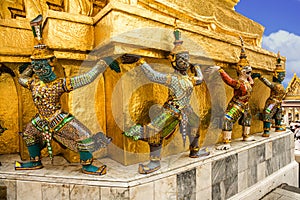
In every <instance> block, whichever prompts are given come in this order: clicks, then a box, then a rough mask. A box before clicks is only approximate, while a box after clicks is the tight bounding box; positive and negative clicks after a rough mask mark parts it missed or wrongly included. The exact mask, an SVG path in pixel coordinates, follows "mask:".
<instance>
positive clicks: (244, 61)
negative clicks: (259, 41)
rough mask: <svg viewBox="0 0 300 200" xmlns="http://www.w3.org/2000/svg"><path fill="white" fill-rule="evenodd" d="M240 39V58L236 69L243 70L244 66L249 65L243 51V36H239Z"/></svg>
mask: <svg viewBox="0 0 300 200" xmlns="http://www.w3.org/2000/svg"><path fill="white" fill-rule="evenodd" d="M240 40H241V45H242V46H241V54H240V60H239V62H238V63H237V71H238V72H241V71H242V70H243V68H244V67H246V66H250V64H249V62H248V60H247V55H246V52H245V48H244V41H243V38H242V37H241V36H240Z"/></svg>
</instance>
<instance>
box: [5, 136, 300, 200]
mask: <svg viewBox="0 0 300 200" xmlns="http://www.w3.org/2000/svg"><path fill="white" fill-rule="evenodd" d="M255 140H256V141H250V142H243V141H241V139H238V140H234V141H233V142H232V148H231V149H229V150H226V151H219V150H215V148H214V147H211V154H210V155H209V156H207V157H204V158H195V159H193V158H189V157H188V154H189V152H183V153H181V154H178V155H173V156H168V157H163V158H162V161H161V164H162V167H161V169H160V170H158V171H156V172H154V173H151V174H148V175H141V174H138V172H137V168H138V165H131V166H123V165H121V164H120V163H117V162H116V161H114V160H111V159H109V158H104V159H101V160H100V161H101V162H103V163H105V164H106V165H107V166H108V170H107V175H104V176H93V175H86V174H82V173H81V172H80V169H81V166H80V164H70V163H68V162H66V161H65V160H64V159H63V158H62V157H60V156H56V157H54V164H53V165H51V164H50V160H49V158H43V159H42V162H43V164H44V168H43V169H40V170H27V171H15V170H14V161H15V160H19V159H20V158H19V156H18V155H16V154H15V155H0V161H1V162H2V166H1V167H0V183H3V184H4V185H5V186H6V187H7V199H9V200H10V199H13V200H15V199H17V200H30V199H41V200H46V199H55V200H56V199H62V200H71V199H85V198H87V197H88V199H101V200H124V199H126V200H145V199H147V200H157V199H162V200H177V199H188V200H215V199H249V200H250V199H251V200H256V199H259V198H261V197H262V196H264V195H265V194H267V193H268V192H270V191H271V190H272V189H274V188H276V187H277V186H279V185H280V184H282V183H287V184H289V185H292V186H297V183H298V164H297V163H296V162H295V160H294V137H293V133H292V132H281V133H271V135H270V137H269V138H263V137H261V134H256V135H255ZM97 162H98V161H97ZM98 164H99V163H98Z"/></svg>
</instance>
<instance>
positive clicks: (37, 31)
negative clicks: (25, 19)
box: [30, 15, 55, 60]
mask: <svg viewBox="0 0 300 200" xmlns="http://www.w3.org/2000/svg"><path fill="white" fill-rule="evenodd" d="M42 23H43V16H42V15H38V16H37V17H36V18H34V19H33V20H32V21H31V22H30V26H31V29H32V32H33V35H34V38H35V41H36V42H37V45H35V46H34V50H33V52H32V54H31V56H30V58H31V59H32V60H41V59H49V58H53V57H55V56H54V53H53V51H52V50H50V49H49V48H48V47H47V46H46V45H45V44H44V43H43V38H42V34H43V27H42Z"/></svg>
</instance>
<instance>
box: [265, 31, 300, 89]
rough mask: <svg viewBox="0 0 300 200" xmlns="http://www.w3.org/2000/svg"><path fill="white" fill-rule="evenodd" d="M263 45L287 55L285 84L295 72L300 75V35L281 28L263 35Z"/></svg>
mask: <svg viewBox="0 0 300 200" xmlns="http://www.w3.org/2000/svg"><path fill="white" fill-rule="evenodd" d="M262 47H263V48H264V49H267V50H269V51H272V52H275V53H277V52H278V51H280V55H282V56H284V57H286V59H287V60H286V78H285V80H284V82H283V83H284V85H285V86H286V85H287V84H288V83H289V81H290V80H291V78H292V77H293V75H294V73H296V74H297V76H298V77H299V76H300V55H299V52H300V36H298V35H295V34H293V33H289V32H287V31H284V30H279V31H278V32H275V33H271V34H270V35H269V36H263V40H262Z"/></svg>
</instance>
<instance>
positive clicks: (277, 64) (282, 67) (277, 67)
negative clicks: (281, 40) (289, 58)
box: [275, 51, 285, 72]
mask: <svg viewBox="0 0 300 200" xmlns="http://www.w3.org/2000/svg"><path fill="white" fill-rule="evenodd" d="M276 61H277V62H276V69H275V71H277V72H285V68H284V66H283V65H282V64H281V57H280V52H279V51H278V53H277V58H276Z"/></svg>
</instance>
